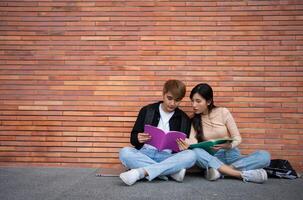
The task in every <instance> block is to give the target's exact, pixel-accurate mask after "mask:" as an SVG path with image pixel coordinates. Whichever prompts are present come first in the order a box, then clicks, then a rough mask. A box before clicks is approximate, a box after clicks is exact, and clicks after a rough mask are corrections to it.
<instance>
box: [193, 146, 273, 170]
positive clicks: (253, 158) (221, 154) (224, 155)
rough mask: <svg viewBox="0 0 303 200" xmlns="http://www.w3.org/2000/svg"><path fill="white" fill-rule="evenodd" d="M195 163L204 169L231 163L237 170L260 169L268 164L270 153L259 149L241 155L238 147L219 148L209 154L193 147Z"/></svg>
mask: <svg viewBox="0 0 303 200" xmlns="http://www.w3.org/2000/svg"><path fill="white" fill-rule="evenodd" d="M193 151H194V152H195V153H196V156H197V162H196V164H197V165H198V166H199V167H201V168H204V169H208V168H209V167H211V168H215V169H218V168H220V167H221V166H222V165H224V164H225V165H231V166H232V167H234V168H235V169H237V170H240V171H246V170H252V169H261V168H264V167H267V166H268V165H269V164H270V154H269V153H268V152H267V151H263V150H259V151H256V152H254V153H252V154H249V155H247V156H243V155H241V153H240V150H239V149H238V148H233V149H229V150H224V149H220V150H219V151H217V152H216V153H215V155H213V156H212V155H210V154H209V153H208V152H206V151H205V150H203V149H200V148H195V149H193Z"/></svg>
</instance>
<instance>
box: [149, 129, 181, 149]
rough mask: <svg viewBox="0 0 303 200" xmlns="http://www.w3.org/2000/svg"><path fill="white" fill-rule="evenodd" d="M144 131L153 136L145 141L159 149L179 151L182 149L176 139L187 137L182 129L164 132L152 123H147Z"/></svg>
mask: <svg viewBox="0 0 303 200" xmlns="http://www.w3.org/2000/svg"><path fill="white" fill-rule="evenodd" d="M144 132H145V133H148V134H149V135H150V136H151V139H150V140H148V141H147V142H145V143H146V144H150V145H152V146H154V147H156V148H157V149H158V150H159V151H162V150H164V149H171V150H173V151H174V152H179V151H180V149H179V146H178V144H177V142H176V140H177V139H182V140H184V139H185V138H186V134H185V133H182V132H180V131H169V132H164V131H163V130H162V129H159V128H157V127H155V126H152V125H145V126H144Z"/></svg>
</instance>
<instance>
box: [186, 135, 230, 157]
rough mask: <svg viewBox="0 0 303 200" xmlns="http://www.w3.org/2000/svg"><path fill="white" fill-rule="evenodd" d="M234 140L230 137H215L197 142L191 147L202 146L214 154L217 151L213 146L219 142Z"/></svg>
mask: <svg viewBox="0 0 303 200" xmlns="http://www.w3.org/2000/svg"><path fill="white" fill-rule="evenodd" d="M232 141H233V140H232V139H230V138H221V139H214V140H208V141H204V142H199V143H197V144H192V145H190V146H189V148H191V149H194V148H202V149H204V150H205V151H207V152H208V153H209V154H211V155H214V154H215V153H216V152H215V151H214V150H213V149H212V147H213V146H215V145H217V144H224V143H227V142H232Z"/></svg>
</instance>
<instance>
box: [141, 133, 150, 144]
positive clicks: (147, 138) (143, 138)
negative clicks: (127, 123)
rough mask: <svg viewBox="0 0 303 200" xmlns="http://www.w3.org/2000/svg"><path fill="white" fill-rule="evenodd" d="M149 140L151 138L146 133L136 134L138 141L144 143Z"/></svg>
mask: <svg viewBox="0 0 303 200" xmlns="http://www.w3.org/2000/svg"><path fill="white" fill-rule="evenodd" d="M150 139H151V136H150V135H149V134H148V133H138V141H139V142H140V143H144V142H146V141H148V140H150Z"/></svg>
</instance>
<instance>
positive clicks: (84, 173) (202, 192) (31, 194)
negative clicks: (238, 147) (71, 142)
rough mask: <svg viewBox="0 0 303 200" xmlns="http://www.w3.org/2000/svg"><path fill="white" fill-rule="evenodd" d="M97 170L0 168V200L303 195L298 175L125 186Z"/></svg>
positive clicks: (293, 198) (294, 198) (276, 199)
mask: <svg viewBox="0 0 303 200" xmlns="http://www.w3.org/2000/svg"><path fill="white" fill-rule="evenodd" d="M96 170H97V169H87V168H19V167H0V199H1V200H17V199H18V200H19V199H20V200H27V199H28V200H41V199H43V200H54V199H66V200H68V199H73V200H77V199H81V200H84V199H98V200H100V199H104V200H111V199H119V200H123V199H131V200H139V199H140V200H141V199H157V200H159V199H165V200H170V199H173V200H178V199H186V200H190V199H193V200H204V199H207V200H215V199H218V200H223V199H224V200H229V199H230V200H238V199H239V200H258V199H260V200H261V199H262V200H303V179H302V178H299V179H295V180H285V179H269V180H268V181H267V182H266V183H265V184H254V183H244V182H242V181H240V180H236V179H230V178H225V179H220V180H218V181H215V182H209V181H206V180H205V179H204V178H203V176H202V175H200V174H189V175H186V177H185V179H184V182H183V183H177V182H175V181H172V180H170V181H161V180H154V181H152V182H148V181H145V180H144V181H140V182H137V183H136V184H135V185H133V186H126V185H124V183H123V182H122V181H121V180H120V179H119V177H97V176H95V173H96Z"/></svg>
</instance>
